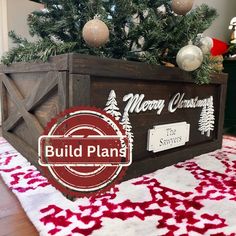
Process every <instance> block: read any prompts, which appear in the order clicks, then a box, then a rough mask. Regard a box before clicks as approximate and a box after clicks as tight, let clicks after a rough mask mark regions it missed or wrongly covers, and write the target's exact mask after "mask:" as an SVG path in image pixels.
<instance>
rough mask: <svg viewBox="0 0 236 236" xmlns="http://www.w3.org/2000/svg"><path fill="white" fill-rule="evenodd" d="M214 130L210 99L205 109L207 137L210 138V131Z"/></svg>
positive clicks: (211, 99)
mask: <svg viewBox="0 0 236 236" xmlns="http://www.w3.org/2000/svg"><path fill="white" fill-rule="evenodd" d="M214 128H215V115H214V104H213V97H212V96H211V97H210V103H209V106H208V109H207V130H206V132H207V137H210V135H211V131H213V130H214Z"/></svg>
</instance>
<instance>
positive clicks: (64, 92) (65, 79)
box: [58, 72, 69, 111]
mask: <svg viewBox="0 0 236 236" xmlns="http://www.w3.org/2000/svg"><path fill="white" fill-rule="evenodd" d="M68 93H69V74H68V72H60V73H59V77H58V95H59V109H60V111H64V110H65V109H67V108H68V107H69V101H68V96H69V95H68Z"/></svg>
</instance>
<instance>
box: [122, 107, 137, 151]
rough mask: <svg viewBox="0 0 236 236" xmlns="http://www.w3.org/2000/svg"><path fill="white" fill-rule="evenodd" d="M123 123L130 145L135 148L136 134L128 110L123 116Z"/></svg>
mask: <svg viewBox="0 0 236 236" xmlns="http://www.w3.org/2000/svg"><path fill="white" fill-rule="evenodd" d="M121 124H122V125H123V128H124V130H125V131H126V135H127V137H128V139H129V142H130V147H131V149H133V142H134V134H133V132H132V125H131V123H130V120H129V113H128V112H126V111H125V112H124V115H123V117H122V120H121Z"/></svg>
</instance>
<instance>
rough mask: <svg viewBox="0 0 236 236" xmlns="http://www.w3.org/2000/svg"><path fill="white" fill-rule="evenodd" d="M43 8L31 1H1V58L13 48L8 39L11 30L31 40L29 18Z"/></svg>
mask: <svg viewBox="0 0 236 236" xmlns="http://www.w3.org/2000/svg"><path fill="white" fill-rule="evenodd" d="M41 7H42V6H41V5H40V4H37V3H34V2H31V1H29V0H0V56H2V54H3V52H5V51H7V50H8V49H9V48H10V47H12V46H13V44H12V42H11V40H10V39H9V38H8V32H9V31H10V30H14V31H15V32H16V33H17V34H19V35H22V36H24V37H26V38H30V35H29V33H28V25H27V17H28V15H29V14H30V13H31V12H32V11H34V10H36V9H39V8H41Z"/></svg>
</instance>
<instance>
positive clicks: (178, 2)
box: [171, 0, 194, 15]
mask: <svg viewBox="0 0 236 236" xmlns="http://www.w3.org/2000/svg"><path fill="white" fill-rule="evenodd" d="M193 3H194V0H172V3H171V8H172V10H173V11H174V12H175V13H176V14H178V15H186V14H187V13H188V12H189V11H190V10H191V9H192V7H193Z"/></svg>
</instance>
